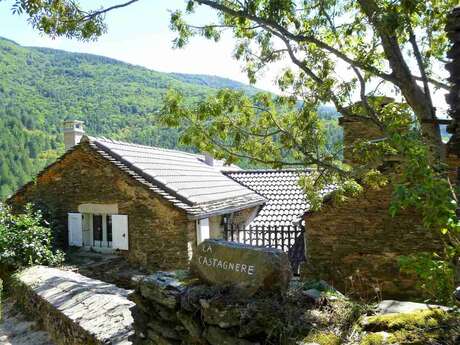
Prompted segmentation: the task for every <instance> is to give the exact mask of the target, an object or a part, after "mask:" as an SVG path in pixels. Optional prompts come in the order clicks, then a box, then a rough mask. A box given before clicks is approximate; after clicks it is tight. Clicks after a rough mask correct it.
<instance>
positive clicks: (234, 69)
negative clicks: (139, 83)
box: [0, 0, 275, 91]
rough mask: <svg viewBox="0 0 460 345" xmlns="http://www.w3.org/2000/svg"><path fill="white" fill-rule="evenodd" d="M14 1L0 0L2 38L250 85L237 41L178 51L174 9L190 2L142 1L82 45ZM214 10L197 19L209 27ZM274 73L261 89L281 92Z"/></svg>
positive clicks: (92, 4) (91, 4) (90, 4)
mask: <svg viewBox="0 0 460 345" xmlns="http://www.w3.org/2000/svg"><path fill="white" fill-rule="evenodd" d="M13 2H14V1H12V0H0V36H3V37H5V38H8V39H11V40H13V41H16V42H17V43H19V44H21V45H25V46H41V47H49V48H56V49H64V50H68V51H74V52H85V53H91V54H97V55H104V56H108V57H112V58H115V59H119V60H122V61H125V62H129V63H132V64H136V65H141V66H144V67H147V68H151V69H154V70H157V71H163V72H182V73H200V74H210V75H218V76H221V77H227V78H231V79H234V80H238V81H241V82H245V83H247V82H248V80H247V78H246V75H245V74H244V73H243V72H241V68H240V64H239V63H238V62H237V61H236V60H234V59H233V58H232V52H233V48H234V41H233V39H232V38H231V37H230V36H229V35H224V36H223V39H222V40H221V41H220V42H218V43H214V42H210V41H207V40H205V39H202V38H194V39H193V40H192V42H191V43H190V44H189V45H188V46H187V47H186V48H185V49H172V43H171V41H172V39H173V38H174V37H175V36H174V33H173V32H171V30H170V29H169V10H175V9H184V7H185V1H184V0H150V1H140V2H138V3H135V4H133V5H131V6H129V7H126V8H123V9H119V10H115V11H112V12H111V13H109V14H108V15H107V18H106V22H107V24H108V32H107V33H106V34H105V35H103V36H102V37H100V38H99V39H98V41H96V42H89V43H88V42H78V41H76V40H68V39H64V38H57V39H51V38H49V37H45V36H43V35H40V34H39V33H38V32H37V31H35V30H33V29H32V27H31V26H30V25H29V24H28V23H27V20H26V18H25V17H24V16H17V15H13V14H12V13H11V6H12V4H13ZM120 2H122V1H121V0H118V1H114V0H105V1H103V0H97V1H94V0H93V1H90V0H83V1H80V3H81V4H82V5H83V6H84V8H98V7H99V6H101V5H104V7H107V6H109V5H111V4H117V3H120ZM213 18H215V14H214V12H213V11H212V10H210V9H208V8H205V7H200V8H199V9H198V10H197V11H196V13H195V15H194V17H193V18H192V20H193V21H194V22H196V23H208V22H209V21H210V20H212V19H213ZM273 79H274V74H270V75H265V76H263V77H262V79H261V80H260V82H258V83H257V86H258V87H260V88H263V89H269V90H272V91H275V87H274V86H273V82H272V81H273Z"/></svg>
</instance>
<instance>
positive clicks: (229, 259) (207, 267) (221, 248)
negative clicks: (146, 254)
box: [191, 239, 292, 295]
mask: <svg viewBox="0 0 460 345" xmlns="http://www.w3.org/2000/svg"><path fill="white" fill-rule="evenodd" d="M191 270H192V272H193V273H194V274H195V275H196V276H197V277H198V278H199V279H201V280H202V281H204V282H206V283H208V284H211V285H216V286H231V287H234V288H237V289H238V290H241V291H242V292H244V293H245V294H247V295H253V294H255V293H256V292H261V293H273V292H276V293H283V292H285V291H286V289H287V288H288V285H289V281H290V280H291V278H292V270H291V266H290V263H289V258H288V256H287V254H286V253H284V252H282V251H281V250H279V249H271V248H261V247H253V246H249V245H245V244H241V243H234V242H227V241H223V240H209V239H208V240H205V241H203V242H202V243H201V244H200V245H199V246H198V248H197V251H196V253H195V255H194V256H193V258H192V262H191Z"/></svg>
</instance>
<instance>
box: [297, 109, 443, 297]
mask: <svg viewBox="0 0 460 345" xmlns="http://www.w3.org/2000/svg"><path fill="white" fill-rule="evenodd" d="M339 124H340V125H341V126H342V127H343V131H344V161H345V162H346V163H348V164H352V165H353V164H355V162H356V159H355V157H354V156H353V152H352V147H353V144H354V143H355V141H356V140H358V139H365V140H378V139H381V138H382V137H383V134H382V133H381V132H380V130H379V129H378V128H377V126H376V125H375V124H373V123H372V122H371V121H369V120H366V119H362V118H357V117H354V118H347V117H342V118H340V119H339ZM394 163H395V157H389V160H388V161H385V162H383V166H382V167H385V169H386V170H389V171H390V172H391V171H392V168H391V167H392V165H393V164H394ZM391 199H392V186H391V185H390V186H386V187H385V188H382V189H380V190H366V191H364V192H363V193H362V194H361V195H360V196H358V197H357V198H355V199H350V200H348V201H347V202H346V203H342V204H335V203H334V201H333V198H331V197H329V196H326V197H325V201H324V204H323V207H322V208H321V210H319V211H317V212H306V213H305V215H304V220H305V227H306V232H305V236H306V238H305V245H306V253H307V264H305V265H304V266H303V268H302V272H301V275H302V277H303V278H304V279H308V278H311V277H316V278H321V279H324V280H326V281H328V282H329V283H331V284H333V285H334V286H335V287H337V288H338V289H339V290H341V291H344V292H352V291H354V292H357V293H358V294H359V295H361V296H365V297H376V296H383V297H385V298H410V297H414V296H416V297H420V296H421V292H420V291H418V289H417V287H416V279H415V277H414V276H411V275H408V274H404V273H402V272H401V270H400V267H399V264H398V258H399V257H400V256H403V255H410V254H414V253H420V252H428V253H433V252H440V251H441V250H442V248H443V245H442V239H441V235H440V234H439V233H438V232H435V231H431V230H430V229H426V228H424V227H423V225H422V221H421V216H420V215H419V214H418V213H417V211H416V210H413V209H407V210H403V211H401V212H399V213H398V214H397V215H396V216H395V217H392V216H391V215H390V213H389V206H390V202H391Z"/></svg>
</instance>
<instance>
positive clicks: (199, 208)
mask: <svg viewBox="0 0 460 345" xmlns="http://www.w3.org/2000/svg"><path fill="white" fill-rule="evenodd" d="M85 140H86V141H89V143H90V145H91V146H92V147H93V148H94V149H96V151H97V152H99V153H100V154H101V155H102V156H103V157H104V158H106V159H108V160H110V161H112V163H114V164H115V165H117V166H118V167H119V168H120V169H122V170H125V171H126V172H128V173H129V174H130V175H131V176H132V177H133V178H135V179H137V180H138V181H139V182H141V183H143V184H144V185H146V186H147V187H148V188H149V189H150V190H152V191H154V192H155V193H157V194H159V195H161V196H162V197H163V198H165V199H167V200H168V201H170V202H172V203H173V204H174V205H175V206H176V207H179V208H181V209H183V210H184V211H186V212H187V213H188V214H189V216H190V217H191V218H202V217H208V216H210V215H215V214H224V213H230V212H234V211H238V210H241V209H245V208H249V207H252V206H257V205H262V204H264V203H265V201H266V199H265V198H264V197H263V196H261V195H259V194H258V193H256V192H254V191H253V190H251V189H249V188H247V187H245V186H243V185H241V184H239V183H237V182H236V181H234V180H233V179H231V178H229V177H228V176H226V175H225V174H223V173H222V171H224V170H227V169H230V170H236V169H239V168H238V167H236V166H230V167H229V166H225V165H224V164H223V162H221V161H216V160H215V161H214V165H213V166H209V165H207V164H206V163H205V162H204V157H203V156H202V155H197V154H193V153H187V152H182V151H177V150H168V149H162V148H157V147H151V146H144V145H137V144H131V143H126V142H120V141H114V140H110V139H105V138H94V137H85V138H84V139H83V141H85Z"/></svg>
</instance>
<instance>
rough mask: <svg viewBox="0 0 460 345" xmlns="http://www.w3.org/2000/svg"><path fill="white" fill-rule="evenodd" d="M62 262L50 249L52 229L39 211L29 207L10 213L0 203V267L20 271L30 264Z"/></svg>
mask: <svg viewBox="0 0 460 345" xmlns="http://www.w3.org/2000/svg"><path fill="white" fill-rule="evenodd" d="M63 260H64V254H63V253H62V252H61V251H55V250H53V246H52V234H51V229H50V228H49V226H47V223H46V222H45V221H44V219H43V217H42V214H41V212H39V211H33V210H32V207H31V205H28V206H27V207H26V208H25V210H24V213H21V214H12V213H11V211H10V209H9V207H8V206H6V205H3V204H0V265H2V266H6V267H9V268H10V269H13V270H15V269H19V268H21V267H27V266H31V265H50V266H58V265H60V264H61V263H62V262H63Z"/></svg>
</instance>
